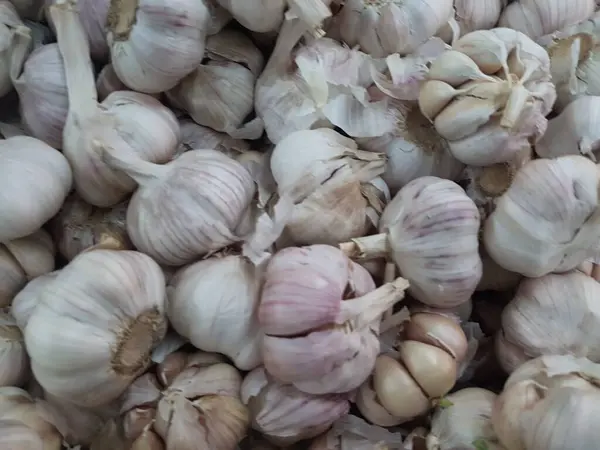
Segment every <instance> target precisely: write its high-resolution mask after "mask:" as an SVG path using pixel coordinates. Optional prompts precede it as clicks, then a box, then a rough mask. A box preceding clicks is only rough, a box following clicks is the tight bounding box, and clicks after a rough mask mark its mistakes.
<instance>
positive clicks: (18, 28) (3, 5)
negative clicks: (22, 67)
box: [0, 0, 31, 97]
mask: <svg viewBox="0 0 600 450" xmlns="http://www.w3.org/2000/svg"><path fill="white" fill-rule="evenodd" d="M19 34H21V35H25V36H30V35H31V32H30V30H29V28H27V27H26V26H25V25H23V22H22V21H21V19H20V18H19V15H18V14H17V11H16V9H15V8H14V6H13V5H12V4H11V3H10V2H9V1H6V0H2V1H1V2H0V61H2V64H1V65H0V97H4V96H5V95H6V94H8V93H9V92H10V90H11V89H12V83H11V76H10V75H11V70H12V66H13V64H14V58H15V55H18V54H19V53H20V49H18V47H19V43H18V38H16V36H18V35H19ZM15 50H16V51H15ZM27 50H28V49H27V48H26V49H25V51H27Z"/></svg>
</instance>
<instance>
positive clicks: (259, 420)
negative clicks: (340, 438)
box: [241, 367, 350, 446]
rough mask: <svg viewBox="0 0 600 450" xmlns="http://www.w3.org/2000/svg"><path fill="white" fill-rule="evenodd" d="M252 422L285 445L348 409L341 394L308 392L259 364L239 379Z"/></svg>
mask: <svg viewBox="0 0 600 450" xmlns="http://www.w3.org/2000/svg"><path fill="white" fill-rule="evenodd" d="M241 396H242V401H243V402H244V403H245V404H246V405H248V411H249V413H250V420H251V422H250V423H251V426H252V428H253V429H255V430H257V431H259V432H260V433H261V434H262V435H263V436H265V438H267V439H268V440H269V441H270V442H273V443H274V444H276V445H283V446H288V445H291V444H295V443H296V442H298V441H301V440H303V439H309V438H312V437H315V436H317V435H319V434H321V433H322V432H324V431H326V430H327V429H328V428H329V427H330V426H331V424H332V423H333V422H335V421H336V420H338V419H339V418H341V417H343V416H344V415H346V414H347V413H348V411H349V409H350V403H349V402H348V399H347V398H345V397H344V396H343V395H320V396H316V395H310V394H306V393H304V392H301V391H299V390H297V389H296V388H294V387H293V386H290V385H286V384H281V383H279V382H277V381H276V380H274V379H273V378H272V377H271V376H269V374H268V373H267V372H266V371H265V369H263V368H262V367H260V368H258V369H254V370H253V371H252V372H250V373H249V374H248V375H246V378H244V382H243V383H242V389H241Z"/></svg>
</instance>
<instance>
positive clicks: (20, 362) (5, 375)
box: [0, 313, 29, 386]
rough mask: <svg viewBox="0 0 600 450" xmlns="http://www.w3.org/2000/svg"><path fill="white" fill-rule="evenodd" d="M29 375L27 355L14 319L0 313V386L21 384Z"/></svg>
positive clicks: (21, 335)
mask: <svg viewBox="0 0 600 450" xmlns="http://www.w3.org/2000/svg"><path fill="white" fill-rule="evenodd" d="M28 376H29V357H28V356H27V351H26V350H25V342H24V338H23V334H22V333H21V331H20V330H19V328H18V327H17V323H16V322H15V319H14V318H13V317H12V316H11V315H10V314H8V313H1V314H0V386H22V385H23V384H25V382H26V381H27V378H28Z"/></svg>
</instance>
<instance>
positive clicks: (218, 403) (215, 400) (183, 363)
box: [121, 352, 249, 450]
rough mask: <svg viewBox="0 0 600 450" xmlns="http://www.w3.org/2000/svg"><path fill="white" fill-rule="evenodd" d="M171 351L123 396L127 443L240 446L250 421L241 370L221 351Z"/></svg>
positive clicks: (186, 448) (182, 449)
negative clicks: (217, 352) (244, 399)
mask: <svg viewBox="0 0 600 450" xmlns="http://www.w3.org/2000/svg"><path fill="white" fill-rule="evenodd" d="M169 356H170V357H169V358H167V359H166V360H165V361H163V362H162V363H160V364H158V366H157V367H156V370H155V371H153V372H148V373H145V374H144V375H142V376H140V377H139V378H137V379H136V380H135V381H134V382H133V383H132V384H131V386H130V387H129V389H128V390H127V391H126V392H125V394H124V395H123V401H122V405H121V413H122V414H123V422H122V427H123V430H124V434H125V438H126V440H127V441H128V442H129V443H130V445H131V447H127V448H131V449H132V450H135V449H140V450H141V449H157V450H158V449H161V450H162V449H165V448H168V449H177V450H196V449H199V448H205V449H215V450H216V449H218V450H235V449H236V447H237V444H238V443H239V442H240V441H241V440H242V438H243V437H244V436H245V435H246V430H247V428H248V425H249V417H248V409H247V408H246V406H244V404H243V403H242V401H241V399H240V388H241V384H242V377H241V375H240V373H239V372H238V371H237V370H236V369H235V368H234V367H233V366H231V365H230V364H227V362H226V359H225V358H224V357H223V356H221V355H219V354H216V353H201V352H199V353H194V354H191V355H188V354H185V353H172V354H171V355H169Z"/></svg>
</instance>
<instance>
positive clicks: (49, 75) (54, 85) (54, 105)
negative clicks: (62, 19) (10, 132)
mask: <svg viewBox="0 0 600 450" xmlns="http://www.w3.org/2000/svg"><path fill="white" fill-rule="evenodd" d="M13 84H14V85H15V88H16V90H17V92H18V93H19V100H20V102H21V103H20V107H21V117H22V119H23V124H24V125H25V127H26V128H27V130H28V131H29V133H30V134H31V135H32V136H33V137H36V138H38V139H40V140H42V141H44V142H45V143H47V144H48V145H51V146H52V147H54V148H56V149H61V148H62V143H63V129H64V126H65V122H66V120H67V114H68V112H69V95H68V92H67V80H66V78H65V67H64V64H63V60H62V56H61V54H60V50H59V48H58V45H57V44H48V45H43V46H41V47H39V48H37V49H35V50H34V51H33V52H31V54H30V55H29V57H28V58H27V60H26V61H25V64H24V65H23V72H22V74H21V76H20V77H19V78H18V79H15V80H13Z"/></svg>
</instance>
